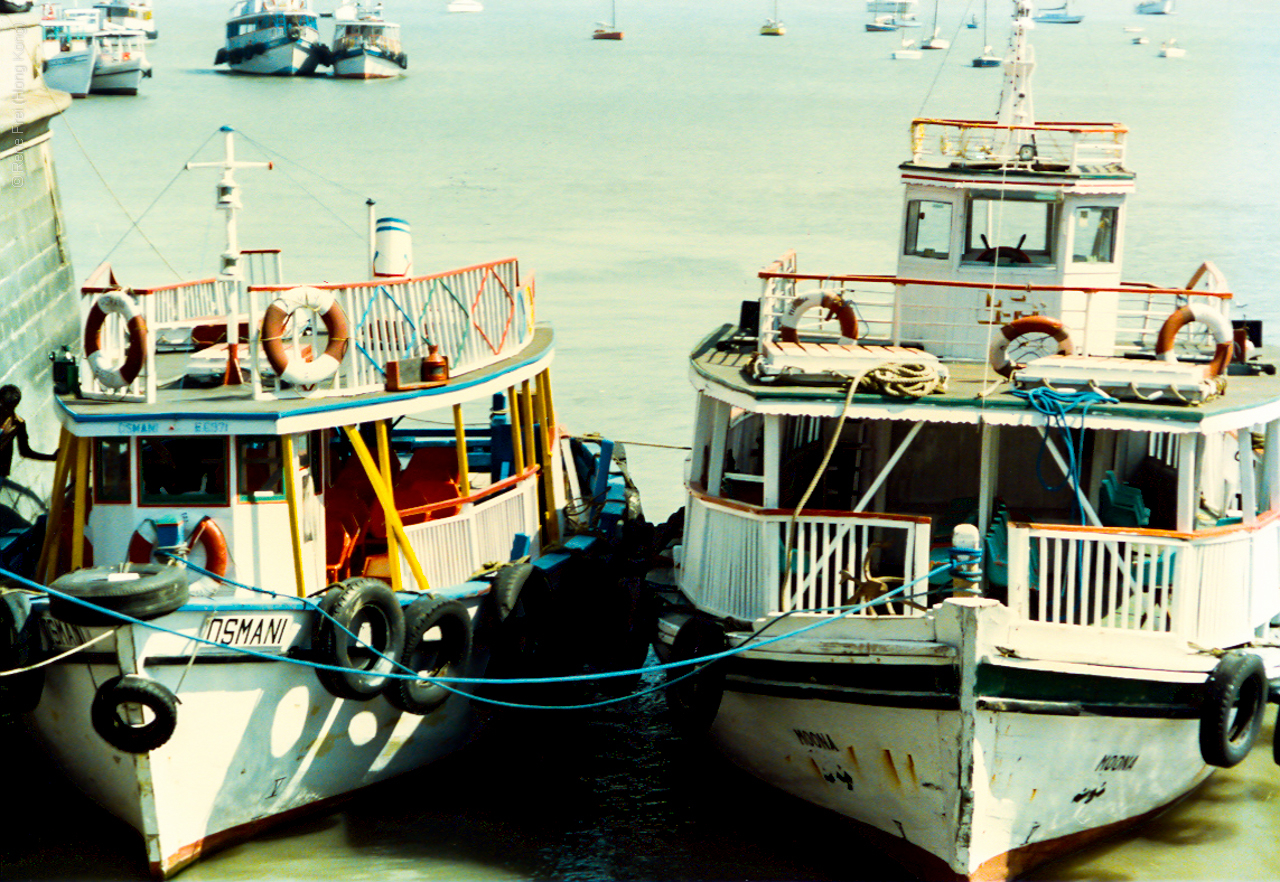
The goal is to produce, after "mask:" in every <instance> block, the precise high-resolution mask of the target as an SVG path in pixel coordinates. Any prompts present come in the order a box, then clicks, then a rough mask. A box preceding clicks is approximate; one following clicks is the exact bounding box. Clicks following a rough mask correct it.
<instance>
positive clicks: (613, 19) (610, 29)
mask: <svg viewBox="0 0 1280 882" xmlns="http://www.w3.org/2000/svg"><path fill="white" fill-rule="evenodd" d="M623 36H624V35H623V32H622V30H621V29H620V28H619V27H618V0H609V20H608V21H600V22H596V29H595V30H594V31H593V32H592V33H591V39H593V40H621V39H622V37H623Z"/></svg>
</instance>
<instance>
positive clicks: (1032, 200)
mask: <svg viewBox="0 0 1280 882" xmlns="http://www.w3.org/2000/svg"><path fill="white" fill-rule="evenodd" d="M1058 212H1059V205H1058V201H1057V199H1056V196H1055V194H1052V193H985V192H982V191H976V192H974V193H971V194H970V196H969V203H968V208H967V212H966V217H965V238H964V261H965V262H966V263H987V264H997V265H999V266H1018V265H1024V266H1025V265H1032V266H1047V265H1049V264H1052V263H1053V242H1054V231H1055V230H1056V229H1057V228H1058Z"/></svg>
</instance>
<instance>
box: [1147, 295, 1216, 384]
mask: <svg viewBox="0 0 1280 882" xmlns="http://www.w3.org/2000/svg"><path fill="white" fill-rule="evenodd" d="M1192 322H1199V323H1200V324H1202V325H1204V326H1205V327H1207V328H1208V329H1209V333H1211V334H1213V342H1214V343H1215V344H1216V345H1215V347H1214V350H1213V360H1212V361H1210V362H1209V376H1211V377H1216V376H1218V375H1219V374H1221V373H1223V372H1224V371H1226V369H1227V365H1229V364H1231V349H1232V334H1231V323H1230V322H1228V321H1227V319H1226V317H1225V316H1224V315H1223V314H1222V313H1220V312H1218V310H1216V309H1212V308H1210V307H1209V306H1207V305H1206V304H1203V303H1189V304H1187V305H1186V306H1179V307H1178V308H1177V309H1175V310H1174V311H1173V314H1172V315H1171V316H1169V317H1168V318H1167V319H1165V320H1164V324H1163V325H1161V326H1160V333H1158V334H1157V335H1156V356H1157V357H1158V358H1159V359H1161V360H1162V361H1177V360H1178V356H1177V355H1176V354H1174V351H1173V340H1174V338H1175V337H1177V336H1178V331H1180V330H1182V328H1183V327H1185V326H1186V325H1189V324H1191V323H1192Z"/></svg>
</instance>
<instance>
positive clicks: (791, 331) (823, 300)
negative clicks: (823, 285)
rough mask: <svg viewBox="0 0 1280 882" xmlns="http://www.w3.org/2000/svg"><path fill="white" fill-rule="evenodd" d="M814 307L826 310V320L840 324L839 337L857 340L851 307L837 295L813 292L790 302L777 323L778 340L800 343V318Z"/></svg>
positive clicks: (856, 321)
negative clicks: (834, 320)
mask: <svg viewBox="0 0 1280 882" xmlns="http://www.w3.org/2000/svg"><path fill="white" fill-rule="evenodd" d="M815 307H821V308H822V309H825V310H827V318H828V319H830V318H833V317H834V318H836V319H838V320H839V322H840V336H841V337H843V338H846V339H849V340H856V339H858V316H857V313H855V312H854V310H853V307H852V306H851V305H850V304H849V303H848V302H847V301H846V300H845V299H844V298H843V297H841V296H840V295H839V294H832V293H828V292H824V291H815V292H813V293H812V294H808V295H803V294H802V295H800V296H799V297H796V298H795V299H794V300H792V301H791V304H790V305H789V306H788V307H787V311H786V312H785V313H784V314H783V316H782V319H781V321H779V322H778V328H779V330H778V339H780V340H781V341H782V342H783V343H799V342H800V316H802V315H804V314H805V313H806V312H808V311H809V310H811V309H814V308H815Z"/></svg>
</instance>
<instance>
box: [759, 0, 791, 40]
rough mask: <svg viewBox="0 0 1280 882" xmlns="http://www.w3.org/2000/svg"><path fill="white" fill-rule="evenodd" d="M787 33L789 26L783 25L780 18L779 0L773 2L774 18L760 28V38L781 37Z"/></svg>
mask: <svg viewBox="0 0 1280 882" xmlns="http://www.w3.org/2000/svg"><path fill="white" fill-rule="evenodd" d="M786 33H787V26H786V25H784V24H783V23H782V19H781V18H779V17H778V0H773V18H771V19H769V20H768V21H766V22H765V23H764V24H763V25H761V26H760V36H762V37H781V36H784V35H785V34H786Z"/></svg>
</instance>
